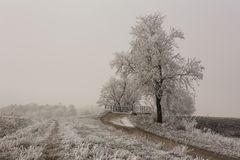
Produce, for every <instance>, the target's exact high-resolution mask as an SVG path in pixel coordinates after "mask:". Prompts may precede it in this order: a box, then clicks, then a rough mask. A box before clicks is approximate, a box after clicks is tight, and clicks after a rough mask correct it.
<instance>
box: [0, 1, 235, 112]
mask: <svg viewBox="0 0 240 160" xmlns="http://www.w3.org/2000/svg"><path fill="white" fill-rule="evenodd" d="M239 8H240V1H238V0H231V1H228V0H211V1H209V0H201V1H200V0H199V1H191V0H185V1H179V0H175V1H173V0H172V1H163V0H162V1H160V0H149V1H145V0H131V1H129V0H118V1H113V0H101V1H100V0H71V1H67V0H41V1H32V0H21V1H19V0H0V74H1V78H0V106H1V107H2V106H6V105H9V104H26V103H31V102H35V103H39V104H57V103H59V102H61V103H63V104H66V105H68V104H73V105H75V106H76V107H87V106H89V105H96V101H97V100H98V98H99V94H100V90H101V88H102V85H103V84H104V83H105V82H106V81H107V80H108V79H109V77H111V75H113V71H111V68H110V66H109V63H110V61H111V60H112V59H113V53H114V52H116V51H123V50H127V49H128V48H129V42H130V40H131V35H130V34H129V33H130V31H131V26H134V25H135V22H136V17H137V16H142V15H145V14H149V13H154V12H160V13H162V14H164V15H166V16H167V17H166V19H165V25H166V27H169V26H173V27H176V28H178V29H181V30H182V31H183V32H184V34H185V37H186V39H185V40H183V41H179V43H178V44H179V50H178V51H179V52H180V53H181V54H182V55H183V56H184V57H197V59H200V60H202V64H203V65H204V66H205V68H206V69H205V71H204V79H203V81H201V82H200V86H199V87H197V93H196V94H197V97H196V109H197V111H196V114H197V115H209V116H224V117H240V102H239V98H240V96H239V91H240V84H239V82H240V72H239V69H240V63H239V59H240V54H239V52H240V45H239V42H240V30H239V28H240V21H239V19H240V10H239Z"/></svg>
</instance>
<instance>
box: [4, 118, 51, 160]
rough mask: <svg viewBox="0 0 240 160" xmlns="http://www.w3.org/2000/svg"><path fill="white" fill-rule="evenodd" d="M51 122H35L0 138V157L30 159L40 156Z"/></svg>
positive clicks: (9, 159) (10, 159) (16, 159)
mask: <svg viewBox="0 0 240 160" xmlns="http://www.w3.org/2000/svg"><path fill="white" fill-rule="evenodd" d="M52 127H53V123H50V122H49V121H48V122H47V121H46V122H37V123H35V124H33V125H31V126H28V127H26V128H24V129H20V130H18V131H17V132H16V133H14V134H11V135H7V136H5V137H3V138H1V139H0V159H7V160H32V159H37V158H39V157H40V156H41V154H42V151H43V148H44V147H45V141H46V139H47V138H48V136H49V133H50V130H51V129H52Z"/></svg>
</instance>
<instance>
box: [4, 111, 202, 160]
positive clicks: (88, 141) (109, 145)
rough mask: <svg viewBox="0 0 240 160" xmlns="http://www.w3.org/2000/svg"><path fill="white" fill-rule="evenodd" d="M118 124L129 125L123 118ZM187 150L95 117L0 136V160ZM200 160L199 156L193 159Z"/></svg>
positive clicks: (184, 157)
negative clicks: (156, 141)
mask: <svg viewBox="0 0 240 160" xmlns="http://www.w3.org/2000/svg"><path fill="white" fill-rule="evenodd" d="M119 123H121V124H122V125H127V126H132V124H131V123H130V122H129V120H128V119H127V118H123V119H120V120H119ZM187 152H188V149H187V148H186V147H183V146H177V147H175V148H174V149H173V150H169V149H168V148H167V147H166V146H165V145H164V144H161V143H160V144H159V143H158V144H156V143H152V142H149V141H147V140H146V139H143V138H141V137H134V136H131V135H127V134H126V133H124V132H122V131H120V130H117V129H114V128H112V127H110V126H107V125H104V124H103V123H102V122H101V121H100V120H99V119H98V117H97V116H92V115H91V116H86V115H85V116H80V117H69V118H62V119H58V120H48V121H40V122H35V124H33V125H31V126H29V127H27V128H24V129H21V130H19V131H17V132H16V133H13V134H12V135H8V136H5V137H3V138H1V139H0V159H1V160H31V159H34V160H44V159H54V160H55V159H56V160H57V159H61V160H112V159H113V160H164V159H167V160H192V159H194V158H192V157H191V156H189V155H188V153H187ZM196 159H198V160H200V158H196Z"/></svg>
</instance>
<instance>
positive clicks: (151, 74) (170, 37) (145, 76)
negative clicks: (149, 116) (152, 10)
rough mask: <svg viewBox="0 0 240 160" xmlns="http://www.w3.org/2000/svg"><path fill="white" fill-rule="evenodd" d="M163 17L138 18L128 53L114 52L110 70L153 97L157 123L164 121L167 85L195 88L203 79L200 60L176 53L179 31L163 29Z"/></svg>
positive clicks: (157, 15) (180, 36)
mask: <svg viewBox="0 0 240 160" xmlns="http://www.w3.org/2000/svg"><path fill="white" fill-rule="evenodd" d="M163 21H164V17H163V16H161V14H150V15H147V16H143V17H139V18H137V24H136V25H135V26H134V27H132V32H131V34H132V36H133V40H132V41H131V43H130V45H131V47H130V51H129V52H127V53H125V52H121V53H116V57H115V59H114V60H113V61H112V67H114V68H116V69H117V73H120V74H121V75H122V76H124V77H125V76H131V77H133V79H135V80H136V81H137V82H138V85H139V86H141V88H142V89H143V90H144V91H145V92H146V94H151V95H152V96H154V98H155V101H156V107H157V121H158V122H160V123H162V122H163V114H162V104H161V101H162V98H163V96H164V94H165V93H167V92H166V90H167V89H168V87H169V86H170V85H173V86H175V87H177V88H187V89H188V88H192V89H193V88H194V83H193V82H197V81H198V80H201V79H202V77H203V74H202V72H203V69H204V68H203V67H202V65H201V63H200V61H198V60H196V59H195V58H193V59H185V58H183V57H182V56H181V55H180V54H178V53H176V50H175V49H176V48H177V47H178V46H177V44H176V39H183V38H184V35H183V33H182V32H181V31H179V30H176V29H174V28H171V29H170V30H169V31H166V30H164V28H163Z"/></svg>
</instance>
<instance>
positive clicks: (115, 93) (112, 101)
mask: <svg viewBox="0 0 240 160" xmlns="http://www.w3.org/2000/svg"><path fill="white" fill-rule="evenodd" d="M140 98H141V96H140V92H139V90H137V88H136V85H135V84H134V83H133V81H131V80H129V79H127V78H121V79H116V78H111V79H110V81H109V82H108V83H106V84H105V85H104V86H103V88H102V90H101V95H100V98H99V100H98V102H97V103H98V104H99V106H111V107H114V108H115V109H117V110H121V109H122V107H129V110H133V107H134V106H135V105H136V104H137V103H138V101H139V99H140Z"/></svg>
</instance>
